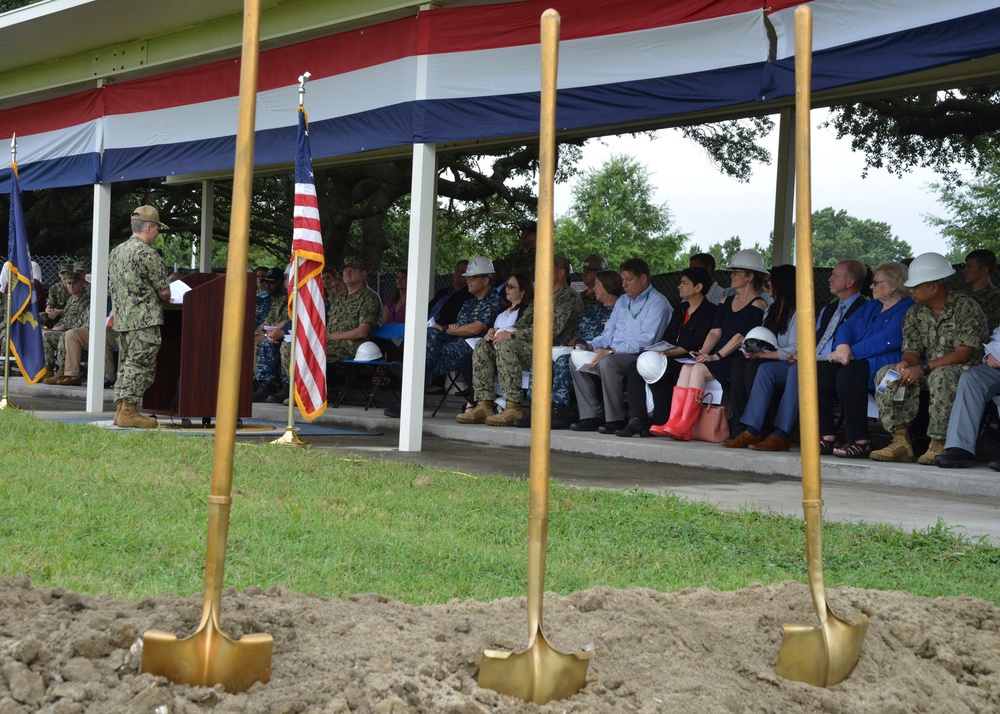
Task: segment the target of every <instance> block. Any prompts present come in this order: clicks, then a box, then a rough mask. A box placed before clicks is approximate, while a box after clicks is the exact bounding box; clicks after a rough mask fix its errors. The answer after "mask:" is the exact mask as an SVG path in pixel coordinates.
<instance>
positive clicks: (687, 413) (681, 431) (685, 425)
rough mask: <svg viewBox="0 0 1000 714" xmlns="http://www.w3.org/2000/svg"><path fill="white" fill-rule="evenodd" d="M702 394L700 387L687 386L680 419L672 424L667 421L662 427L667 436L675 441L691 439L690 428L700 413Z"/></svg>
mask: <svg viewBox="0 0 1000 714" xmlns="http://www.w3.org/2000/svg"><path fill="white" fill-rule="evenodd" d="M704 394H705V392H703V391H702V390H700V389H694V388H690V387H689V388H688V396H687V399H686V401H685V402H684V404H683V408H682V414H681V417H680V419H678V420H677V422H676V423H675V424H673V425H671V424H670V423H669V422H668V423H667V425H666V426H664V428H663V430H664V431H665V432H666V434H667V436H669V437H670V438H671V439H676V440H677V441H691V429H692V427H694V423H695V422H696V421H698V417H699V416H700V415H701V398H702V397H703V396H704Z"/></svg>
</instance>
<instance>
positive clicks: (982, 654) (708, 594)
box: [0, 578, 1000, 714]
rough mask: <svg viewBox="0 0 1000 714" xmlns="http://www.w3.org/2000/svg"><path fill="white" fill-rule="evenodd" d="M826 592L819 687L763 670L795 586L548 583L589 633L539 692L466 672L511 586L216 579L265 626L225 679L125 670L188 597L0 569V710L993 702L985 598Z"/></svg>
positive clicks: (993, 634)
mask: <svg viewBox="0 0 1000 714" xmlns="http://www.w3.org/2000/svg"><path fill="white" fill-rule="evenodd" d="M828 595H829V597H830V599H831V604H832V607H833V609H834V610H835V611H836V612H837V613H838V614H839V615H841V616H842V617H846V616H850V615H852V614H853V613H856V612H858V611H860V612H864V613H865V614H867V615H868V616H869V617H870V618H871V627H870V629H869V631H868V636H867V639H866V640H865V644H864V650H863V651H862V654H861V659H860V661H859V663H858V666H857V668H856V669H855V670H854V672H853V674H852V675H851V676H850V677H849V678H848V679H847V680H846V681H845V682H843V683H841V684H839V685H837V686H834V687H830V688H828V689H821V688H816V687H811V686H809V685H806V684H802V683H799V682H792V681H788V680H785V679H782V678H780V677H778V676H777V675H775V673H774V665H775V662H776V660H777V656H778V650H779V648H780V646H781V637H782V624H783V623H801V624H810V625H811V624H816V622H817V621H816V615H815V613H814V611H813V606H812V602H811V600H810V598H809V591H808V588H806V587H805V586H804V585H801V584H798V583H782V584H779V585H772V586H767V587H764V586H755V587H750V588H748V589H746V590H740V591H737V592H722V593H720V592H713V591H709V590H704V589H697V590H696V589H690V590H685V591H682V592H678V593H660V592H656V591H653V590H643V589H634V590H624V591H623V590H613V589H610V588H593V589H590V590H587V591H584V592H579V593H574V594H572V595H568V596H557V595H547V596H546V599H545V605H544V614H545V621H546V627H545V633H546V636H547V637H548V639H549V641H550V642H551V643H552V644H553V646H555V647H557V648H559V649H561V650H563V651H573V650H579V649H581V648H584V647H587V646H588V645H593V647H594V649H595V650H596V653H597V655H596V658H595V659H594V660H593V662H592V664H591V666H590V677H589V683H588V684H587V686H586V688H585V689H584V690H583V691H582V692H580V693H579V694H577V695H576V696H575V697H573V698H571V699H569V700H565V701H560V702H552V703H550V704H547V705H545V706H540V707H536V706H535V705H532V704H526V703H523V702H521V701H519V700H515V699H511V698H507V697H503V696H501V695H499V694H497V693H495V692H493V691H489V690H485V689H480V688H479V687H478V686H477V685H476V676H477V673H478V664H477V663H478V662H479V659H480V657H481V654H480V653H481V652H482V650H483V649H484V648H492V649H510V650H519V649H521V648H523V647H524V646H525V644H526V642H527V616H526V613H525V601H524V598H518V599H508V600H498V601H495V602H486V603H483V602H474V601H464V602H463V601H458V600H455V601H452V602H449V603H448V604H446V605H437V606H423V607H415V606H412V605H406V604H403V603H400V602H396V601H393V600H390V599H388V598H385V597H382V596H380V595H375V594H363V595H358V596H355V597H351V598H348V599H346V600H329V599H324V598H319V597H309V596H303V595H298V594H296V593H293V592H290V591H287V590H283V589H280V588H273V589H270V590H267V591H263V590H257V589H250V590H247V591H245V592H241V593H236V592H232V591H227V592H226V593H225V595H224V597H223V601H222V627H223V630H224V631H225V632H226V634H227V635H229V636H230V637H233V638H238V637H240V636H242V635H244V634H246V633H250V632H266V633H268V634H270V635H272V636H273V637H274V659H273V666H272V671H271V681H270V682H269V683H268V684H256V685H254V687H253V688H252V689H251V690H250V691H249V692H246V693H243V694H227V693H226V692H224V691H222V690H221V689H220V688H207V687H187V686H176V685H172V684H169V683H167V682H166V680H164V679H162V678H157V677H153V676H150V675H140V674H139V673H138V667H139V660H140V657H141V639H140V638H141V635H142V633H143V632H145V631H146V630H148V629H159V630H166V631H168V632H173V633H175V634H177V635H179V636H186V635H189V634H191V633H192V632H193V631H194V629H195V627H196V625H197V623H198V619H199V617H200V614H201V598H200V596H198V597H190V598H179V597H171V596H167V597H158V598H152V599H147V600H142V601H140V602H138V603H132V602H121V601H116V600H113V599H111V598H109V597H104V596H98V597H90V596H86V595H79V594H77V593H73V592H69V591H65V590H61V589H56V590H36V589H33V588H32V587H31V585H30V583H29V582H28V580H27V579H26V578H14V579H0V714H13V713H15V712H18V713H19V712H34V711H44V712H52V713H53V714H70V713H72V712H101V713H102V714H103V713H106V712H110V713H115V712H129V713H131V712H135V713H136V714H139V713H150V714H153V713H155V714H173V713H180V712H185V713H194V712H268V713H274V714H277V713H279V712H280V713H286V712H289V713H290V712H376V713H382V714H395V713H397V712H435V713H436V712H444V713H447V714H473V713H478V712H535V711H538V712H698V713H699V714H708V713H710V712H789V711H797V712H831V713H833V712H879V714H884V713H891V712H900V713H904V712H905V713H906V714H910V713H911V712H997V711H1000V611H998V608H997V607H996V606H994V605H992V604H991V603H987V602H984V601H983V600H979V599H975V598H969V597H954V598H941V599H936V600H932V599H927V598H921V597H916V596H914V595H910V594H908V593H903V592H880V591H870V590H851V589H842V590H836V591H833V590H831V591H829V592H828Z"/></svg>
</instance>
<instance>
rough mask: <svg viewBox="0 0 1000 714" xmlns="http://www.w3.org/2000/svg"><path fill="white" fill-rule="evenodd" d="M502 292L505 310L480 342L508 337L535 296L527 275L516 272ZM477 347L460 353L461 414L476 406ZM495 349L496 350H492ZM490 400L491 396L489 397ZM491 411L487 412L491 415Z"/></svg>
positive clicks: (506, 281) (461, 422)
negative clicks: (474, 371) (463, 394)
mask: <svg viewBox="0 0 1000 714" xmlns="http://www.w3.org/2000/svg"><path fill="white" fill-rule="evenodd" d="M504 292H505V293H507V295H506V297H505V298H504V303H506V304H507V305H508V307H507V308H506V309H505V310H501V311H500V313H499V314H497V316H496V319H495V320H494V321H493V327H491V328H490V329H489V330H487V331H486V334H485V335H483V339H482V342H486V343H488V344H490V345H492V344H494V340H495V339H505V338H506V337H509V336H510V334H511V332H513V330H514V329H515V328H514V325H515V324H516V323H517V322H518V320H520V319H521V316H522V315H523V314H524V311H525V310H527V309H528V305H530V304H531V301H532V299H533V298H534V296H535V288H534V287H533V286H532V284H531V280H529V279H528V276H527V275H524V274H518V275H511V276H508V277H507V279H506V280H504ZM501 332H502V333H504V336H503V337H501V338H498V337H497V336H498V335H499V334H500V333H501ZM478 347H479V343H477V344H476V346H475V347H473V348H472V352H468V353H466V354H463V355H462V360H461V362H460V363H459V366H458V371H459V372H460V373H461V375H462V381H463V382H464V383H465V384H466V385H467V389H466V393H465V401H466V405H465V409H464V411H463V413H462V414H460V415H459V416H463V415H465V414H468V413H469V412H471V411H473V410H474V409H475V408H476V397H475V389H474V387H473V363H474V355H475V354H476V349H477V348H478ZM494 351H496V350H494ZM490 401H491V402H492V401H493V400H492V398H491V399H490ZM492 415H493V412H492V411H491V412H490V413H489V416H492ZM458 421H459V423H460V424H464V423H468V424H481V423H482V421H478V422H475V421H464V420H462V419H459V420H458Z"/></svg>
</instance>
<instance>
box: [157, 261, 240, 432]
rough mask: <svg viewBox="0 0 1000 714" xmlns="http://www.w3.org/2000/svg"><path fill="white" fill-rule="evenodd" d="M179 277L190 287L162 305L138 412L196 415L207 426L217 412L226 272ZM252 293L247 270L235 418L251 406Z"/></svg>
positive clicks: (193, 416)
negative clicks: (150, 374)
mask: <svg viewBox="0 0 1000 714" xmlns="http://www.w3.org/2000/svg"><path fill="white" fill-rule="evenodd" d="M183 280H184V282H185V283H186V284H187V285H189V286H190V287H191V291H190V292H188V293H187V294H186V295H185V296H184V302H183V303H182V304H180V305H173V304H170V305H164V309H163V327H162V328H161V330H160V332H161V336H162V342H161V344H160V353H159V354H158V355H157V357H156V377H155V379H154V380H153V383H152V384H151V385H150V386H149V389H147V390H146V393H145V394H144V395H143V397H142V410H143V411H144V412H148V413H150V414H158V415H164V416H171V417H177V418H180V419H182V420H185V421H186V420H189V419H192V418H195V419H198V418H200V419H201V420H202V422H203V423H204V424H205V426H208V425H209V424H210V423H211V420H212V418H213V417H215V415H216V406H217V404H216V402H217V400H218V393H219V359H220V357H221V353H222V344H221V343H222V315H223V304H224V303H225V295H226V276H225V274H223V273H192V274H191V275H187V276H185V277H184V279H183ZM255 294H256V285H255V281H253V280H251V279H250V276H249V274H248V277H247V291H246V310H244V315H245V318H244V320H243V349H242V354H241V356H240V390H239V405H238V407H237V413H236V416H237V418H243V417H249V416H250V414H251V409H252V404H253V403H252V401H251V398H252V396H253V330H254V324H253V314H254V297H255ZM178 380H179V381H178Z"/></svg>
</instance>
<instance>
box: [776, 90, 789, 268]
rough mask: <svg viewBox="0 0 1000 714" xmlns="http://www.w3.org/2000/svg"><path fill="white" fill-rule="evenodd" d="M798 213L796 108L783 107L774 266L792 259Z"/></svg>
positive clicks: (779, 124)
mask: <svg viewBox="0 0 1000 714" xmlns="http://www.w3.org/2000/svg"><path fill="white" fill-rule="evenodd" d="M794 212H795V109H794V108H792V107H789V108H787V109H782V110H781V114H780V115H779V119H778V177H777V181H776V184H775V189H774V241H773V242H772V243H771V265H787V264H789V263H791V262H792V217H793V215H794Z"/></svg>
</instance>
